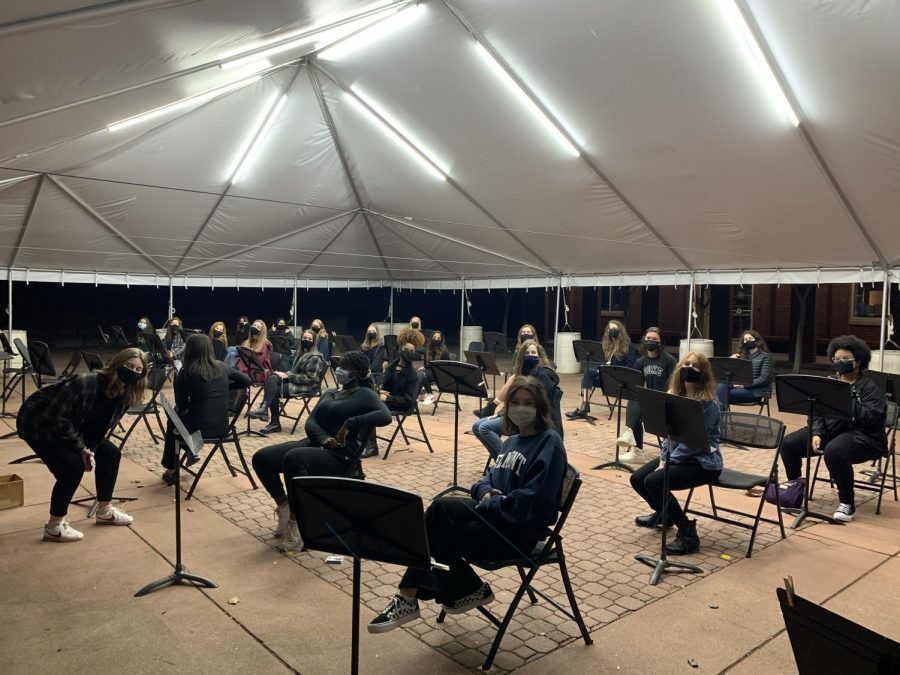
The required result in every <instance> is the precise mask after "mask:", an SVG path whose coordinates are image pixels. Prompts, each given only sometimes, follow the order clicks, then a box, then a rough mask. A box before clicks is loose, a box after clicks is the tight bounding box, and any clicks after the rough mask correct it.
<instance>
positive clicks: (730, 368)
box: [709, 356, 753, 410]
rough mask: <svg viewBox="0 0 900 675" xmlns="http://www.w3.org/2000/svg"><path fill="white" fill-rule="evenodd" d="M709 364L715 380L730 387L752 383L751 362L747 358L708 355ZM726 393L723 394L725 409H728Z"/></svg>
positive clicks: (729, 407)
mask: <svg viewBox="0 0 900 675" xmlns="http://www.w3.org/2000/svg"><path fill="white" fill-rule="evenodd" d="M709 365H711V366H712V369H713V374H714V375H715V376H716V382H722V383H724V384H725V385H727V386H728V391H731V387H732V386H734V385H736V384H740V385H742V386H744V387H746V386H748V385H751V384H753V362H752V361H748V360H747V359H740V358H733V357H731V356H710V357H709ZM730 409H731V406H730V404H729V403H728V395H727V394H726V396H725V410H730Z"/></svg>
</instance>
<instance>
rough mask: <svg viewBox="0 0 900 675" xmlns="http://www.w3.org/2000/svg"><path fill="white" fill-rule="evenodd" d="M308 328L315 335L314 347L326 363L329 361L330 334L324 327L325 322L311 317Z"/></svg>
mask: <svg viewBox="0 0 900 675" xmlns="http://www.w3.org/2000/svg"><path fill="white" fill-rule="evenodd" d="M309 329H310V330H311V331H312V332H313V335H315V336H316V349H318V350H319V353H320V354H321V355H322V358H323V359H325V362H326V363H328V362H329V361H331V336H330V335H329V334H328V330H327V329H326V328H325V322H324V321H322V319H313V320H312V323H311V324H310V325H309Z"/></svg>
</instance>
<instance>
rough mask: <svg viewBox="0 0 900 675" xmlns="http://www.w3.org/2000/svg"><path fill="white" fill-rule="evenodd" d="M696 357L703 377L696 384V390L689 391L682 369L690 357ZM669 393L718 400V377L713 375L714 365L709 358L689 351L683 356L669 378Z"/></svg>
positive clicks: (695, 398) (702, 399)
mask: <svg viewBox="0 0 900 675" xmlns="http://www.w3.org/2000/svg"><path fill="white" fill-rule="evenodd" d="M691 357H694V358H696V359H697V361H698V362H699V364H700V374H701V375H702V376H703V379H702V380H700V381H699V382H697V383H696V384H695V385H694V390H693V391H692V392H688V389H687V386H686V385H685V383H684V380H682V379H681V369H682V368H684V367H685V363H686V362H687V360H688V359H690V358H691ZM669 393H670V394H678V395H679V396H686V397H688V398H692V399H694V400H697V401H715V400H716V378H715V376H714V375H713V371H712V366H711V365H709V359H708V358H706V355H704V354H701V353H700V352H688V353H687V354H685V355H684V356H682V357H681V360H680V361H679V362H678V365H677V366H675V370H674V371H672V377H671V378H669Z"/></svg>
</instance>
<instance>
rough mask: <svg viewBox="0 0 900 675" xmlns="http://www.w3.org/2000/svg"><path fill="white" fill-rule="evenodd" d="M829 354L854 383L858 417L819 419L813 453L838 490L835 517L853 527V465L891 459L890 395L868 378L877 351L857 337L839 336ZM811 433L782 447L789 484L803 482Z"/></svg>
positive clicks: (789, 438) (805, 430)
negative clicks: (887, 419) (887, 429)
mask: <svg viewBox="0 0 900 675" xmlns="http://www.w3.org/2000/svg"><path fill="white" fill-rule="evenodd" d="M828 356H829V358H830V359H831V361H832V363H833V364H834V370H835V377H836V378H837V379H839V380H841V381H843V382H849V383H850V385H851V391H852V395H851V400H852V402H853V419H852V420H839V419H834V418H824V417H816V418H814V419H813V427H812V435H813V436H812V450H813V453H814V454H818V455H824V458H825V466H827V467H828V473H829V474H830V475H831V480H833V481H834V484H835V486H836V487H837V491H838V506H837V509H835V512H834V516H833V517H834V519H835V520H840V521H843V522H845V523H849V522H850V521H852V520H853V514H854V513H856V500H855V495H854V491H853V465H854V464H859V463H860V462H870V461H874V460H876V459H878V458H879V457H887V456H888V446H887V437H886V434H885V429H884V425H885V416H886V411H887V397H886V395H885V393H884V390H883V389H882V388H881V387H879V386H878V385H877V384H875V382H874V381H872V380H870V379H869V378H868V377H866V373H865V370H866V368H867V367H868V366H869V361H870V360H871V358H872V350H871V349H869V345H867V344H866V343H865V342H863V341H862V340H860V339H859V338H858V337H856V336H855V335H841V336H840V337H836V338H834V339H833V340H832V341H831V342H829V343H828ZM809 433H810V430H809V427H804V428H803V429H800V430H799V431H795V432H793V433H791V434H788V435H787V436H785V437H784V440H783V441H782V443H781V460H782V461H783V462H784V470H785V473H786V474H787V479H788V481H797V480H803V478H802V477H801V471H802V470H803V461H804V459H806V449H807V443H808V440H809Z"/></svg>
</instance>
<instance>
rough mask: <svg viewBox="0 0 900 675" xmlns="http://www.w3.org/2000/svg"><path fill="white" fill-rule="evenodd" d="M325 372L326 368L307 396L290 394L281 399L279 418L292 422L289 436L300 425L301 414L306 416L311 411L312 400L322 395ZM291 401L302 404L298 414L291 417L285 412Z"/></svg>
mask: <svg viewBox="0 0 900 675" xmlns="http://www.w3.org/2000/svg"><path fill="white" fill-rule="evenodd" d="M326 371H327V368H326V370H323V371H322V377H320V378H319V384H318V386H317V387H316V389H315V391H313V392H310V393H309V394H300V395H299V396H291V395H290V394H288V395H287V396H284V397H282V399H281V403H280V405H281V410H280V412H279V414H280V416H281V417H286V418H288V419H289V420H294V426H292V427H291V435H293V434H294V432H295V431H297V425H298V424H300V420H301V419H303V414H304V413H307V414H308V413H309V412H310V411H311V410H312V407H311V403H312V401H313V399H316V398H318V397H319V396H321V395H322V383H323V382H324V381H325V373H326ZM291 401H300V402H301V403H302V406H301V407H300V412H298V413H297V414H296V415H291V414H290V413H288V412H287V405H288V403H290V402H291Z"/></svg>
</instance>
